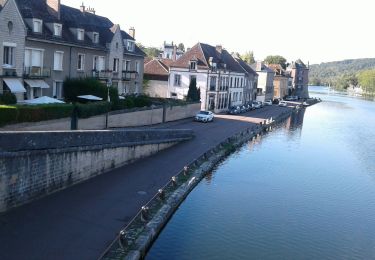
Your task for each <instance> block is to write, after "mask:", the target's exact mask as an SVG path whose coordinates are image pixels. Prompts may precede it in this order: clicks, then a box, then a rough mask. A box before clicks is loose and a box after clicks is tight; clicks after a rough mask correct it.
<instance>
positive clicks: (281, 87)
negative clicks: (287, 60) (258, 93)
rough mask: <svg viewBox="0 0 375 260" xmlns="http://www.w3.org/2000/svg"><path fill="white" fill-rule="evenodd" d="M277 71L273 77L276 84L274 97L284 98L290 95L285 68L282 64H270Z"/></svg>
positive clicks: (274, 84)
mask: <svg viewBox="0 0 375 260" xmlns="http://www.w3.org/2000/svg"><path fill="white" fill-rule="evenodd" d="M268 67H269V68H270V69H272V70H273V71H274V73H275V75H274V79H273V86H274V90H273V91H274V98H279V99H282V98H284V97H285V96H287V95H288V79H289V77H288V76H287V74H286V72H285V70H284V69H283V68H282V66H281V65H280V64H270V65H268Z"/></svg>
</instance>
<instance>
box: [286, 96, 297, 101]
mask: <svg viewBox="0 0 375 260" xmlns="http://www.w3.org/2000/svg"><path fill="white" fill-rule="evenodd" d="M285 100H287V101H297V100H298V96H288V97H286V98H285Z"/></svg>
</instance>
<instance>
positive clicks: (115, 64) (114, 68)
mask: <svg viewBox="0 0 375 260" xmlns="http://www.w3.org/2000/svg"><path fill="white" fill-rule="evenodd" d="M119 64H120V60H119V59H113V72H118V68H119Z"/></svg>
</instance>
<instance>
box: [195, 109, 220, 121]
mask: <svg viewBox="0 0 375 260" xmlns="http://www.w3.org/2000/svg"><path fill="white" fill-rule="evenodd" d="M214 117H215V116H214V113H212V112H211V111H200V112H199V113H198V114H196V115H195V117H194V120H195V121H198V122H203V123H207V122H212V121H214Z"/></svg>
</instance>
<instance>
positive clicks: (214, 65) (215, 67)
mask: <svg viewBox="0 0 375 260" xmlns="http://www.w3.org/2000/svg"><path fill="white" fill-rule="evenodd" d="M216 69H217V65H216V63H215V62H213V63H212V71H214V72H215V71H216Z"/></svg>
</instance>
